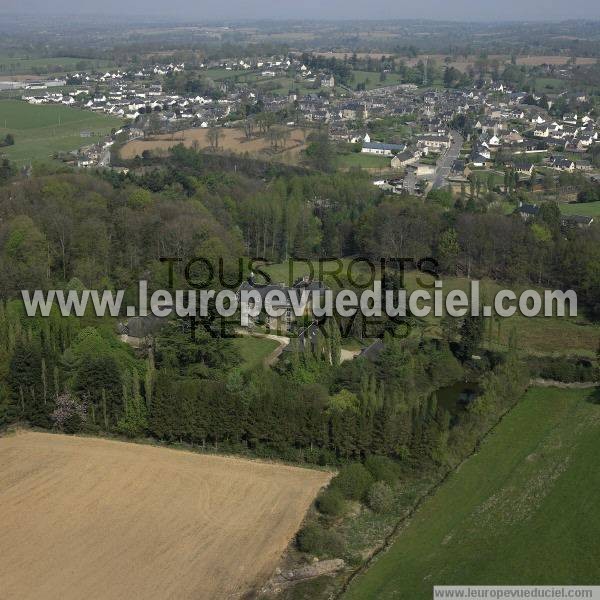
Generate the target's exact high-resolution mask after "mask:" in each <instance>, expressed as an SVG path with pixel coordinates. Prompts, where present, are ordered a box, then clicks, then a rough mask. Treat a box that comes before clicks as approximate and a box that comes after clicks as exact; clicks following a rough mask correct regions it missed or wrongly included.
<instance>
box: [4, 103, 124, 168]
mask: <svg viewBox="0 0 600 600" xmlns="http://www.w3.org/2000/svg"><path fill="white" fill-rule="evenodd" d="M121 124H122V120H121V119H117V118H115V117H110V116H108V115H104V114H96V113H93V112H91V111H86V110H80V109H76V108H69V107H67V106H48V105H40V106H36V105H32V104H27V103H26V102H23V101H20V100H2V101H0V137H4V136H5V135H6V134H7V133H12V134H13V135H14V137H15V145H14V146H11V147H8V148H2V149H0V153H1V154H5V155H6V156H7V157H8V158H10V159H11V160H14V161H15V162H16V163H17V164H24V163H28V162H30V161H45V160H49V159H51V158H52V155H53V153H55V152H58V151H63V152H68V151H71V150H77V149H78V148H81V147H82V146H87V145H90V144H92V143H94V142H95V141H97V140H98V139H100V138H101V137H102V136H104V135H106V134H108V133H110V131H111V129H113V128H118V127H120V125H121ZM81 131H90V132H92V134H93V135H92V137H87V138H82V137H81V135H80V132H81Z"/></svg>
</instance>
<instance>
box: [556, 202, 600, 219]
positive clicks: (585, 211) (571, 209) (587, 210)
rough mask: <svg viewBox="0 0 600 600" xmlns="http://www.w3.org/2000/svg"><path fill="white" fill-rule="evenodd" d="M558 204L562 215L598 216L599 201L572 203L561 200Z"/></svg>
mask: <svg viewBox="0 0 600 600" xmlns="http://www.w3.org/2000/svg"><path fill="white" fill-rule="evenodd" d="M559 206H560V212H561V213H563V215H584V216H590V217H600V202H577V203H573V204H566V203H564V202H561V203H560V204H559Z"/></svg>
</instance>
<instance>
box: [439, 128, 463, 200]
mask: <svg viewBox="0 0 600 600" xmlns="http://www.w3.org/2000/svg"><path fill="white" fill-rule="evenodd" d="M450 135H451V136H452V143H451V144H450V148H448V150H446V152H445V153H444V154H443V155H442V156H441V157H440V159H439V160H438V163H437V166H436V169H435V176H434V178H433V188H434V189H436V188H441V187H444V186H445V185H446V178H447V177H448V175H450V169H451V168H452V164H453V163H454V161H455V160H456V159H457V158H458V155H459V154H460V150H461V148H462V146H463V144H464V141H465V140H464V139H463V137H462V135H460V133H458V131H454V130H453V131H450Z"/></svg>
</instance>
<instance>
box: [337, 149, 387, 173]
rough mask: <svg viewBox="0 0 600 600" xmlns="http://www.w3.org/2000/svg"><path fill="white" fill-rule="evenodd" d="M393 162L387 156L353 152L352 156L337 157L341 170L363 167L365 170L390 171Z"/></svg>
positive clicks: (342, 155) (341, 155)
mask: <svg viewBox="0 0 600 600" xmlns="http://www.w3.org/2000/svg"><path fill="white" fill-rule="evenodd" d="M391 160H392V159H391V158H390V157H387V156H376V155H375V154H364V153H362V152H352V153H351V154H340V155H338V156H337V157H336V165H337V166H338V167H340V168H351V167H361V168H363V169H390V168H391V166H390V161H391Z"/></svg>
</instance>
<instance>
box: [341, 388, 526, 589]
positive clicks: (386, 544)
mask: <svg viewBox="0 0 600 600" xmlns="http://www.w3.org/2000/svg"><path fill="white" fill-rule="evenodd" d="M530 387H531V386H529V387H527V388H526V389H525V391H524V392H523V394H522V395H521V396H519V398H518V399H517V401H516V402H515V403H514V404H513V405H512V406H510V407H509V408H507V409H506V410H505V411H504V412H503V413H502V414H501V415H500V417H499V418H498V419H497V421H496V422H495V423H494V424H493V425H492V426H491V427H490V428H489V429H488V430H487V431H486V432H485V434H484V435H482V436H481V437H480V438H479V439H478V440H477V442H476V443H475V445H474V447H473V449H472V450H471V452H469V453H468V454H467V456H465V457H464V458H463V459H462V460H460V461H459V462H458V463H457V464H456V465H455V466H454V467H452V468H451V469H448V470H447V471H446V472H445V473H444V474H443V475H442V477H441V478H440V479H439V480H438V481H437V482H436V483H434V484H433V485H432V486H431V488H429V489H428V490H427V491H426V492H424V493H423V494H421V496H419V498H418V499H417V501H416V502H415V504H414V505H413V506H412V507H411V508H410V509H409V510H408V512H407V513H406V514H405V515H404V516H403V517H401V518H400V520H399V521H398V522H397V523H396V524H395V525H394V528H393V529H392V531H391V532H390V533H389V535H387V536H386V537H385V539H384V540H383V542H382V543H381V544H380V545H379V547H378V548H377V549H376V550H375V551H374V552H373V553H372V554H371V556H370V557H369V558H368V559H367V560H366V561H365V562H364V563H363V564H362V565H361V566H360V567H358V569H356V570H355V571H353V572H352V573H351V574H350V575H349V576H348V578H347V579H346V580H345V581H344V583H343V584H342V586H341V588H340V589H339V590H338V591H337V592H335V593H334V594H333V595H332V596H331V597H332V599H333V600H339V599H341V598H342V596H343V595H344V594H345V593H346V592H347V591H348V589H349V587H350V585H351V584H352V582H353V581H354V580H355V579H356V578H357V577H358V576H359V575H362V574H363V573H364V572H365V571H368V570H369V568H370V567H371V566H372V565H373V564H374V563H375V562H376V561H377V560H378V559H379V557H380V556H381V555H382V554H383V553H384V552H387V551H388V550H389V549H390V547H391V546H392V545H393V544H394V543H395V542H396V541H397V538H398V537H399V535H400V532H401V530H402V528H403V527H404V526H405V525H406V524H407V522H408V521H409V520H410V519H411V518H412V517H413V516H414V515H415V513H416V512H417V511H418V510H419V509H420V508H421V506H423V504H424V503H425V501H426V500H428V499H429V498H431V497H432V496H434V495H435V494H436V493H437V491H438V490H439V488H440V487H441V486H442V485H443V484H444V483H445V482H446V481H447V480H448V478H449V477H450V475H452V474H453V473H455V472H457V471H458V470H459V469H460V468H461V467H462V466H463V465H464V464H465V463H466V462H467V461H468V460H469V459H470V458H472V457H473V456H475V455H476V454H477V453H478V452H479V450H480V449H481V445H482V444H483V442H484V441H485V440H486V438H487V437H488V436H489V435H490V434H491V433H493V431H494V430H495V429H496V428H497V427H498V426H499V425H500V424H501V423H502V422H503V421H504V418H505V417H506V416H508V415H509V414H510V413H511V412H512V411H513V409H514V408H516V407H517V406H518V405H519V404H520V403H521V401H522V400H523V398H524V397H525V395H526V394H527V392H528V391H529V389H530Z"/></svg>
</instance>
